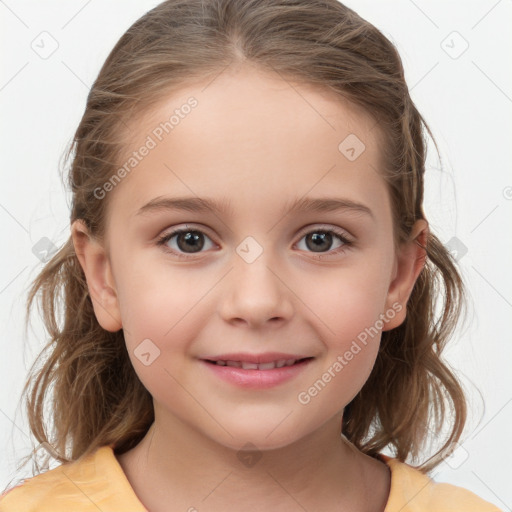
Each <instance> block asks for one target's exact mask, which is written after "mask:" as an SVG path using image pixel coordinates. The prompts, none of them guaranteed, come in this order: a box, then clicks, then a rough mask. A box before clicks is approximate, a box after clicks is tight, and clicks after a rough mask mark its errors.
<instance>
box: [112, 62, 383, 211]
mask: <svg viewBox="0 0 512 512" xmlns="http://www.w3.org/2000/svg"><path fill="white" fill-rule="evenodd" d="M380 137H381V133H380V130H379V128H378V126H377V125H376V123H375V120H374V119H373V118H372V116H370V115H369V114H367V113H366V112H365V111H364V110H363V109H361V108H359V107H357V106H355V105H353V104H352V103H350V102H348V101H347V100H345V99H343V98H341V97H340V96H338V95H336V94H335V93H334V92H333V91H331V90H329V89H326V88H324V87H319V86H312V85H308V84H304V83H298V82H294V81H292V80H290V79H287V78H284V77H282V76H280V75H278V74H277V73H275V74H272V73H268V72H262V71H261V70H256V69H255V68H252V67H248V66H244V67H242V68H235V69H230V68H228V69H227V70H225V71H223V72H222V73H220V74H219V75H218V76H216V77H215V78H214V79H213V80H212V79H209V80H203V81H200V82H197V83H195V84H194V83H192V84H189V85H188V86H186V87H183V88H181V89H178V90H175V91H173V92H172V93H170V94H169V95H168V96H167V97H165V98H164V99H163V100H161V101H160V102H159V103H158V104H157V105H156V106H154V107H152V108H151V110H149V111H147V112H146V113H144V115H142V116H139V118H137V119H133V120H132V121H131V122H130V123H129V127H128V130H127V131H126V133H125V147H126V152H125V156H124V159H123V161H121V162H119V166H120V167H124V168H125V171H126V172H124V173H123V176H124V177H123V178H122V180H120V182H119V184H117V185H116V187H115V189H114V190H113V191H112V192H110V196H109V208H110V210H111V213H112V215H116V213H119V214H120V215H122V216H123V217H124V218H126V217H130V216H133V215H135V213H136V211H137V210H138V209H139V208H140V207H141V206H142V205H143V204H145V203H146V202H147V201H149V200H151V199H153V198H155V197H157V196H163V195H174V196H185V195H186V196H199V197H205V196H207V197H217V198H219V199H221V198H222V199H225V198H228V200H229V203H230V207H232V208H234V211H237V209H238V210H239V209H240V208H244V207H245V208H252V211H253V214H257V211H258V208H259V209H261V210H266V211H267V212H270V210H271V209H272V205H273V204H274V203H275V204H276V206H278V207H279V208H281V207H282V204H283V203H290V202H292V201H294V200H295V199H296V198H297V197H302V196H305V195H317V196H319V195H326V194H328V195H333V194H334V193H335V192H338V195H346V194H349V195H350V196H351V197H350V198H351V199H352V200H355V201H357V200H358V201H361V202H363V201H366V202H373V203H374V202H375V201H377V202H379V201H380V202H381V203H382V204H381V205H380V206H382V207H386V204H385V203H386V201H385V199H384V200H383V197H382V195H383V192H384V191H385V190H386V186H385V183H384V181H383V179H382V178H381V176H380V175H379V173H378V168H379V167H380V151H379V144H380V140H381V138H380ZM278 203H279V204H278ZM376 206H377V208H378V207H379V205H378V204H377V205H376Z"/></svg>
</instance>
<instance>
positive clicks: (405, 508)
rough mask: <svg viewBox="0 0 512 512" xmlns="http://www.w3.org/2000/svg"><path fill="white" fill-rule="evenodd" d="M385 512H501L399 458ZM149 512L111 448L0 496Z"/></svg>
mask: <svg viewBox="0 0 512 512" xmlns="http://www.w3.org/2000/svg"><path fill="white" fill-rule="evenodd" d="M380 457H381V459H382V460H383V461H384V462H385V463H386V464H387V465H388V466H389V468H390V470H391V489H390V494H389V498H388V502H387V505H386V509H385V512H503V511H502V510H500V509H499V508H497V507H495V506H494V505H491V504H490V503H488V502H487V501H484V500H482V499H481V498H479V497H478V496H477V495H476V494H473V493H472V492H470V491H468V490H466V489H463V488H461V487H457V486H454V485H451V484H445V483H435V482H434V481H433V480H432V479H430V478H429V477H428V476H426V475H425V474H423V473H421V472H420V471H419V470H417V469H414V468H413V467H411V466H409V465H407V464H404V463H402V462H399V461H398V460H396V459H393V458H390V457H387V456H385V455H380ZM98 511H101V512H149V511H148V510H147V509H146V508H145V507H144V505H142V503H141V502H140V501H139V499H138V498H137V496H136V494H135V492H134V490H133V489H132V487H131V485H130V483H129V481H128V479H127V478H126V475H125V474H124V472H123V469H122V468H121V466H120V464H119V462H118V461H117V459H116V457H115V455H114V451H113V449H112V446H108V445H107V446H102V447H101V448H99V449H98V450H96V452H95V453H93V454H91V455H89V456H88V457H85V458H83V459H81V460H78V461H75V462H72V463H69V464H61V465H60V466H58V467H56V468H54V469H51V470H49V471H46V472H45V473H41V474H39V475H37V476H35V477H32V478H29V479H27V480H25V481H24V482H23V483H22V484H20V485H18V486H16V487H14V488H12V489H10V490H8V491H7V492H6V493H4V494H3V495H2V496H0V512H98Z"/></svg>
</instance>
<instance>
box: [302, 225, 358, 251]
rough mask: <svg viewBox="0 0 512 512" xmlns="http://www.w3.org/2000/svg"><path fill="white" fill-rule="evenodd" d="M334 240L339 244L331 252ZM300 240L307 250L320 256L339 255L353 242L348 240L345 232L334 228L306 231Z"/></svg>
mask: <svg viewBox="0 0 512 512" xmlns="http://www.w3.org/2000/svg"><path fill="white" fill-rule="evenodd" d="M336 238H337V239H338V240H339V241H340V242H341V243H340V244H339V245H338V246H337V247H336V248H335V249H336V250H331V247H332V244H333V242H334V240H335V239H336ZM302 239H304V240H305V246H306V249H307V250H311V251H312V252H314V253H318V254H320V255H323V254H325V253H328V252H330V253H331V254H330V255H336V254H340V253H342V252H344V251H345V250H347V249H348V248H350V247H351V246H352V245H353V242H352V241H351V240H349V238H348V236H347V234H346V233H345V232H343V231H340V230H337V229H334V228H325V229H324V228H321V229H314V230H310V231H307V232H306V233H305V236H303V237H302V238H301V240H302ZM325 249H327V250H325Z"/></svg>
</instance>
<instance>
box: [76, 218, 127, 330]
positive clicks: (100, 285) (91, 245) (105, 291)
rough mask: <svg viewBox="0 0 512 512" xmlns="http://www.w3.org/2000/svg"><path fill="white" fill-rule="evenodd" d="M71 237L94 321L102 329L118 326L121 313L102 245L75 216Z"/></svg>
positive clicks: (119, 327) (117, 328)
mask: <svg viewBox="0 0 512 512" xmlns="http://www.w3.org/2000/svg"><path fill="white" fill-rule="evenodd" d="M71 237H72V239H73V245H74V247H75V253H76V255H77V258H78V261H79V262H80V265H81V267H82V269H83V271H84V274H85V278H86V281H87V287H88V288H89V295H90V297H91V300H92V304H93V308H94V314H95V315H96V319H97V320H98V323H99V324H100V325H101V327H103V329H105V330H106V331H110V332H116V331H119V329H121V328H122V322H121V313H120V309H119V302H118V298H117V293H116V289H115V283H114V279H113V275H112V270H111V266H110V260H109V258H108V256H107V253H106V251H105V249H104V248H103V246H102V245H101V244H100V243H99V242H98V241H97V240H96V239H94V237H92V236H91V235H90V234H89V230H88V229H87V226H86V225H85V223H84V222H83V220H81V219H78V220H75V221H74V222H73V224H72V226H71Z"/></svg>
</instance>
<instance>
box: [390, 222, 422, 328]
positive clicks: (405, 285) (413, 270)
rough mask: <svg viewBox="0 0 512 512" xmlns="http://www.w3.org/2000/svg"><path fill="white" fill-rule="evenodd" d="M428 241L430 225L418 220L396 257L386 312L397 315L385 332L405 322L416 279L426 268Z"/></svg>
mask: <svg viewBox="0 0 512 512" xmlns="http://www.w3.org/2000/svg"><path fill="white" fill-rule="evenodd" d="M427 239H428V223H427V221H426V220H424V219H418V220H417V221H416V222H415V223H414V226H413V227H412V229H411V235H410V237H409V239H408V240H407V241H406V242H404V243H403V244H402V245H401V246H400V249H399V251H398V254H397V255H396V259H395V265H394V270H393V277H392V281H391V283H390V285H389V289H388V295H387V298H386V311H389V310H390V309H393V310H394V311H395V312H396V315H395V316H394V317H393V318H392V319H390V320H388V321H387V322H386V323H385V326H384V328H383V330H384V331H389V330H391V329H394V328H395V327H398V326H399V325H400V324H402V323H403V321H404V320H405V317H406V315H407V308H406V305H407V301H408V300H409V297H410V296H411V293H412V290H413V288H414V284H415V283H416V279H417V278H418V276H419V275H420V272H421V271H422V270H423V267H424V266H425V262H426V258H427V251H426V246H427Z"/></svg>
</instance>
